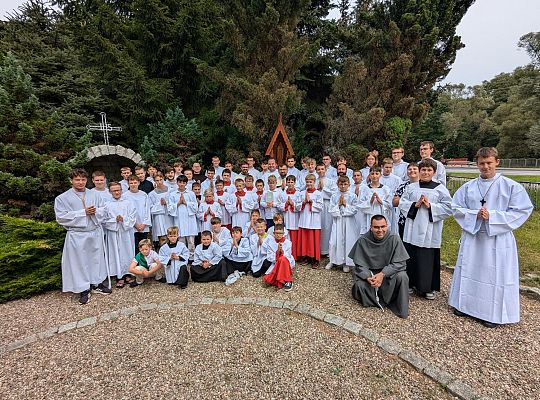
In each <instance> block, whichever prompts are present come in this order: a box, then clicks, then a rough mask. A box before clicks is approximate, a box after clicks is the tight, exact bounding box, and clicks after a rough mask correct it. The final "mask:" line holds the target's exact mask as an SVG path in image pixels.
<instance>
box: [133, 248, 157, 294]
mask: <svg viewBox="0 0 540 400" xmlns="http://www.w3.org/2000/svg"><path fill="white" fill-rule="evenodd" d="M162 268H163V266H162V265H161V261H160V259H159V256H158V254H157V253H156V252H155V251H154V250H152V241H151V240H150V239H143V240H141V241H140V242H139V252H138V253H137V255H136V256H135V258H134V259H133V261H132V262H131V264H130V266H129V268H128V272H129V273H130V274H133V275H135V282H131V283H130V285H129V286H131V287H136V286H139V285H142V283H143V282H144V278H151V277H153V276H155V277H156V280H157V281H159V280H161V279H162V278H163V269H162Z"/></svg>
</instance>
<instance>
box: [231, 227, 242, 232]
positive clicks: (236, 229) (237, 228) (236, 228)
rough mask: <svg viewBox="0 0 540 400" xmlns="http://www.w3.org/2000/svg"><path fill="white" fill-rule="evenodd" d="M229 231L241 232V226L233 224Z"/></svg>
mask: <svg viewBox="0 0 540 400" xmlns="http://www.w3.org/2000/svg"><path fill="white" fill-rule="evenodd" d="M231 232H232V233H234V232H238V233H242V228H240V227H239V226H233V228H232V229H231Z"/></svg>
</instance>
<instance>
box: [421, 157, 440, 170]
mask: <svg viewBox="0 0 540 400" xmlns="http://www.w3.org/2000/svg"><path fill="white" fill-rule="evenodd" d="M422 168H433V171H435V172H436V171H437V163H436V162H435V160H432V159H431V158H426V159H425V160H422V161H420V162H419V163H418V169H422Z"/></svg>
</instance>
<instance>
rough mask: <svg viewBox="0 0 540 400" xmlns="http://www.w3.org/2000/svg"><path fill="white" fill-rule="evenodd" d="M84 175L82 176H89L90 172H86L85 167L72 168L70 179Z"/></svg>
mask: <svg viewBox="0 0 540 400" xmlns="http://www.w3.org/2000/svg"><path fill="white" fill-rule="evenodd" d="M78 176H80V177H82V178H88V172H86V171H85V170H84V169H82V168H75V169H73V170H71V172H70V173H69V179H73V178H75V177H78Z"/></svg>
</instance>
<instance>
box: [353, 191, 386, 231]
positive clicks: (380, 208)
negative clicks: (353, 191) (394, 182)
mask: <svg viewBox="0 0 540 400" xmlns="http://www.w3.org/2000/svg"><path fill="white" fill-rule="evenodd" d="M374 193H377V194H378V195H379V197H380V199H381V201H382V204H380V203H379V202H378V201H374V202H373V203H372V202H371V198H372V197H373V194H374ZM392 197H393V193H391V192H390V188H389V187H388V186H385V185H381V186H379V187H377V188H372V187H371V186H370V185H364V186H362V188H361V192H360V197H359V198H358V210H359V211H361V212H362V215H363V217H364V223H363V224H362V226H361V229H362V230H363V232H360V234H364V233H366V232H367V231H368V230H369V227H370V226H371V217H372V216H374V215H383V216H384V217H385V218H386V221H387V222H388V224H389V225H391V224H392Z"/></svg>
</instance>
